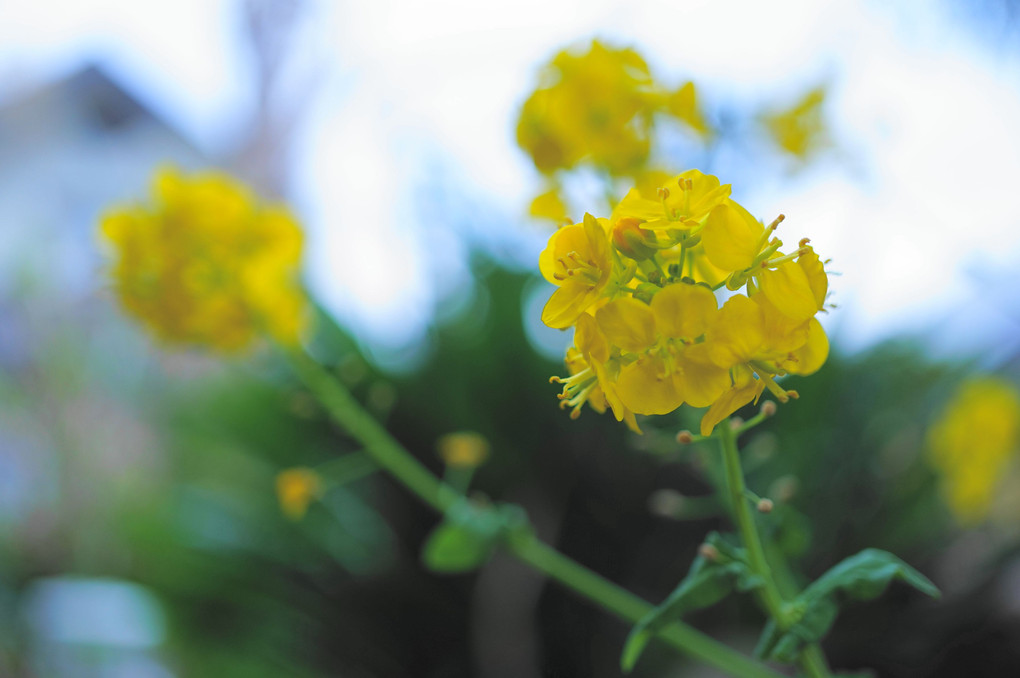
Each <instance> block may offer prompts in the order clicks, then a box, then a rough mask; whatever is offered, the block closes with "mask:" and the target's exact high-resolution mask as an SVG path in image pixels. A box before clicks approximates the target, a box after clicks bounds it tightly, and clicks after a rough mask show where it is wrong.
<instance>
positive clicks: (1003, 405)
mask: <svg viewBox="0 0 1020 678" xmlns="http://www.w3.org/2000/svg"><path fill="white" fill-rule="evenodd" d="M1018 447H1020V394H1018V393H1017V389H1016V387H1014V386H1013V385H1012V384H1010V383H1009V382H1007V381H1003V380H1002V379H998V378H995V377H978V378H974V379H971V380H969V381H967V382H965V383H964V384H963V385H962V386H961V387H960V389H959V391H958V392H957V393H956V395H955V396H954V397H953V399H952V400H951V401H950V402H949V404H948V405H947V406H946V409H945V411H944V412H943V414H942V416H941V417H940V418H939V420H938V422H937V423H936V424H935V425H934V426H933V427H932V428H931V429H930V430H929V431H928V451H929V458H930V459H931V462H932V465H933V466H934V467H935V468H936V469H937V470H938V471H940V472H941V474H942V487H943V491H944V492H945V495H946V499H947V501H948V503H949V507H950V508H951V509H952V510H953V512H954V513H955V514H956V516H957V517H958V518H959V520H960V522H962V523H964V524H974V523H977V522H980V521H981V520H983V519H984V518H985V517H986V516H987V515H988V513H989V510H990V509H991V508H992V504H993V502H994V500H995V498H996V490H997V488H998V487H999V486H1000V484H1001V482H1002V479H1003V478H1004V477H1005V476H1006V475H1007V473H1006V472H1007V470H1008V467H1009V464H1010V462H1011V460H1012V459H1013V457H1014V456H1015V455H1016V453H1017V452H1018Z"/></svg>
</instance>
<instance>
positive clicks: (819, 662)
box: [718, 422, 830, 678]
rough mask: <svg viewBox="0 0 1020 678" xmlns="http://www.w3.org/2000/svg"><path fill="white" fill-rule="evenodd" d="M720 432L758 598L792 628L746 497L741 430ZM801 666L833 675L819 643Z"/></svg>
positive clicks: (824, 677)
mask: <svg viewBox="0 0 1020 678" xmlns="http://www.w3.org/2000/svg"><path fill="white" fill-rule="evenodd" d="M718 435H719V441H720V443H721V447H722V455H723V469H724V471H725V475H726V487H727V490H728V492H729V500H730V502H729V503H730V506H731V510H732V512H733V518H734V520H735V521H736V523H737V529H738V531H739V532H740V538H741V541H742V542H743V543H744V548H745V549H747V561H748V565H749V566H750V568H751V571H752V572H754V573H755V574H756V575H758V576H759V577H760V578H761V580H762V586H761V588H759V589H758V590H757V591H758V599H759V601H760V603H761V605H762V607H763V608H764V609H765V612H766V613H767V614H768V615H769V617H771V618H772V619H773V620H774V621H775V622H776V625H777V626H778V627H779V628H780V629H781V630H784V631H785V630H786V629H787V628H789V626H790V623H791V620H790V618H789V615H788V614H787V612H786V601H785V600H784V599H783V595H782V593H780V591H779V587H778V586H777V585H776V580H775V578H774V577H773V575H772V568H771V567H770V566H769V562H768V559H767V558H766V557H765V548H764V546H763V544H762V540H761V535H760V534H759V533H758V527H757V525H755V522H754V514H752V513H751V504H750V503H749V502H748V501H747V500H746V497H747V495H748V493H749V490H748V489H747V486H746V484H745V482H744V472H743V470H742V469H741V468H740V453H739V451H738V450H737V431H736V430H734V428H733V427H731V426H730V425H729V422H724V423H723V425H722V426H720V427H719V429H718ZM800 666H801V669H803V671H804V673H805V674H806V675H807V676H809V677H810V678H829V676H830V673H829V668H828V665H827V663H826V661H825V656H824V654H823V653H822V651H821V648H820V647H819V646H818V644H817V643H815V644H812V645H809V646H808V647H807V648H805V650H804V652H802V653H801V657H800Z"/></svg>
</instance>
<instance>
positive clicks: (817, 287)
mask: <svg viewBox="0 0 1020 678" xmlns="http://www.w3.org/2000/svg"><path fill="white" fill-rule="evenodd" d="M797 264H798V265H799V266H800V267H801V268H802V269H804V275H805V276H807V280H808V284H809V285H810V286H811V292H812V293H813V294H814V296H815V303H816V304H817V305H818V310H822V308H823V307H824V306H825V295H826V294H828V292H829V278H828V276H827V275H825V266H823V265H822V262H821V260H820V259H819V258H818V255H817V254H815V251H814V250H813V249H811V248H810V247H809V248H808V253H807V254H802V255H801V256H800V257H798V258H797Z"/></svg>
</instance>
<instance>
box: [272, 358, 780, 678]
mask: <svg viewBox="0 0 1020 678" xmlns="http://www.w3.org/2000/svg"><path fill="white" fill-rule="evenodd" d="M287 355H288V357H289V359H290V362H291V365H292V366H293V368H294V370H295V372H296V373H297V375H298V376H299V377H300V378H301V381H302V382H304V384H305V386H307V387H308V389H309V390H311V392H312V393H313V394H314V395H315V396H316V397H317V398H318V399H319V401H320V402H321V403H322V404H323V405H324V406H325V407H326V410H327V411H328V412H329V414H330V415H331V417H332V418H333V419H334V421H336V423H338V424H339V425H340V426H342V427H343V428H344V430H345V431H346V432H347V433H348V434H349V435H350V436H352V437H353V438H355V439H357V440H359V441H360V442H361V443H362V444H363V445H364V446H365V452H366V453H367V454H369V455H370V456H371V457H372V458H373V459H374V460H375V462H376V463H377V464H378V465H379V466H380V467H381V468H383V469H384V470H386V471H388V472H389V473H390V474H392V475H393V477H394V478H396V479H397V480H398V481H399V482H400V483H402V484H403V485H404V486H405V487H406V488H407V489H408V490H410V491H411V492H413V493H414V494H416V495H417V496H418V497H419V498H421V499H422V500H423V501H424V502H425V503H427V504H428V505H429V506H431V507H432V508H434V509H436V510H437V511H439V512H440V513H445V512H446V510H447V509H448V508H450V507H451V506H452V505H453V504H454V503H455V502H456V501H457V500H458V499H459V498H460V497H461V495H460V494H459V493H457V492H456V490H454V489H453V488H451V487H449V486H448V485H446V484H445V483H443V482H442V481H440V480H439V479H438V478H436V476H434V475H433V474H432V473H431V472H430V471H429V470H428V469H426V468H425V467H424V466H423V465H422V464H421V463H420V462H419V461H418V460H416V459H415V458H414V457H412V456H411V455H410V454H409V453H408V452H407V451H406V450H405V449H404V448H403V447H402V446H401V445H400V444H399V443H398V442H397V441H396V440H394V439H393V438H392V437H391V436H390V434H389V432H388V431H386V429H385V428H383V427H382V426H381V425H380V424H379V423H377V422H376V421H375V419H373V418H372V417H371V416H370V415H369V414H368V413H366V412H365V411H364V410H363V409H362V408H361V405H360V404H359V403H358V401H357V400H355V398H354V397H353V396H352V395H351V394H350V393H349V392H348V391H347V389H346V388H344V387H343V386H342V385H341V384H340V383H339V382H338V381H337V380H336V379H335V378H334V377H333V376H332V375H331V374H330V373H329V372H328V371H326V370H325V369H324V368H323V367H322V366H321V365H319V364H318V363H316V362H315V361H314V360H312V359H311V358H309V357H308V356H307V355H305V354H304V353H301V352H297V351H291V352H288V354H287ZM507 548H508V550H509V551H510V553H512V554H513V555H514V556H516V557H517V558H519V559H520V560H522V561H523V562H525V563H528V564H529V565H531V566H532V567H534V568H535V569H537V570H539V571H540V572H542V573H544V574H545V575H546V576H548V577H549V578H550V579H554V580H556V581H558V582H559V583H560V584H562V585H564V586H566V587H567V588H569V589H572V590H573V591H575V592H576V593H579V594H581V595H582V596H584V597H585V598H588V599H589V600H591V601H593V602H595V603H598V604H599V605H601V606H602V607H604V608H605V609H607V610H609V611H610V612H613V613H614V614H616V615H617V616H619V617H622V618H623V619H626V620H627V621H630V622H637V621H638V620H640V619H641V618H642V617H644V616H645V615H646V614H648V613H649V612H651V610H652V609H653V606H652V605H651V604H650V603H648V602H646V601H644V600H642V599H641V598H639V597H637V596H635V595H634V594H632V593H630V592H629V591H626V590H625V589H622V588H620V587H619V586H617V585H616V584H613V583H612V582H610V581H609V580H607V579H605V578H603V577H601V576H600V575H598V574H596V573H595V572H592V571H591V570H589V569H588V568H586V567H584V566H583V565H581V564H579V563H576V562H574V561H573V560H571V559H570V558H568V557H566V556H564V555H563V554H561V553H559V552H558V551H556V550H555V549H553V548H552V547H550V546H548V545H546V544H544V543H542V542H541V541H539V540H538V539H537V538H536V537H534V536H533V535H517V536H515V537H513V538H512V539H509V540H508V541H507ZM658 637H659V638H661V639H662V640H663V641H664V642H666V643H667V644H669V645H671V646H672V647H674V648H676V649H678V650H680V651H682V652H685V653H687V654H689V655H690V656H692V657H695V658H697V659H700V660H701V661H703V662H705V663H706V664H709V665H711V666H714V667H716V668H717V669H720V670H722V671H725V672H727V673H729V674H731V675H733V676H737V678H782V676H781V674H779V673H776V672H775V671H772V670H771V669H769V668H767V667H765V666H763V665H762V664H759V663H757V662H755V661H753V660H751V659H749V658H747V657H745V656H744V655H742V654H740V653H739V652H736V651H735V650H733V649H731V648H729V647H727V646H725V645H723V644H722V643H720V642H718V641H716V640H714V639H712V638H710V637H709V636H706V635H705V634H703V633H701V632H700V631H698V630H696V629H694V628H693V627H690V626H687V625H686V624H682V623H675V624H672V625H670V626H668V627H666V628H664V629H663V630H662V631H660V632H659V634H658Z"/></svg>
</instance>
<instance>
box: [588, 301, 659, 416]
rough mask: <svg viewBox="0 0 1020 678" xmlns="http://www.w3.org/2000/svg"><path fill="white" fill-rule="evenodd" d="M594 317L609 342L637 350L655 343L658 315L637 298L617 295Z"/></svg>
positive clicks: (632, 351)
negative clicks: (617, 297) (616, 297)
mask: <svg viewBox="0 0 1020 678" xmlns="http://www.w3.org/2000/svg"><path fill="white" fill-rule="evenodd" d="M595 320H596V321H598V325H599V328H600V329H601V330H602V333H603V334H604V335H605V337H606V339H607V340H608V341H609V343H610V344H612V345H613V346H619V347H620V348H621V349H623V350H624V351H629V352H631V353H638V352H641V351H644V350H645V349H647V348H649V347H651V346H652V345H653V344H655V340H656V336H655V316H654V315H653V314H652V309H651V308H649V307H648V305H647V304H643V303H641V302H640V301H638V300H637V299H633V298H631V297H624V298H621V299H614V300H613V301H610V302H609V303H608V304H606V305H605V306H603V307H602V308H600V309H599V310H598V312H597V313H596V314H595ZM642 414H644V413H642Z"/></svg>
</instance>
